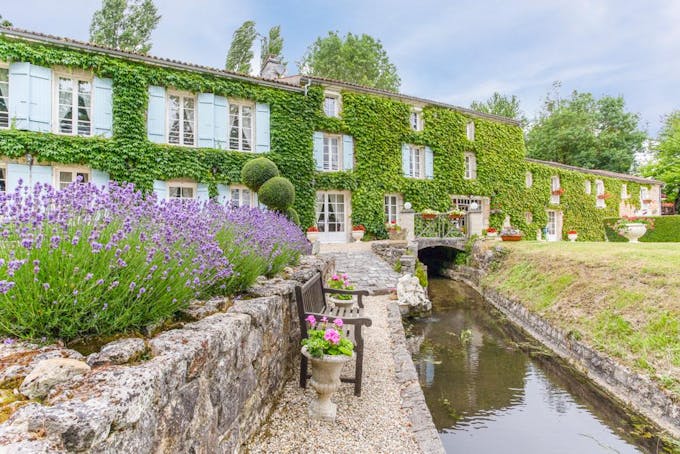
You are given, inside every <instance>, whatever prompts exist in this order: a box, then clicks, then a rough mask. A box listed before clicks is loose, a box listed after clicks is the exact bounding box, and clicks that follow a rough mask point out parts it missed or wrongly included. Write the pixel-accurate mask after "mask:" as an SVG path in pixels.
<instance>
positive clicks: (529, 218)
mask: <svg viewBox="0 0 680 454" xmlns="http://www.w3.org/2000/svg"><path fill="white" fill-rule="evenodd" d="M524 221H525V222H526V223H527V224H533V223H534V213H532V212H531V211H525V212H524Z"/></svg>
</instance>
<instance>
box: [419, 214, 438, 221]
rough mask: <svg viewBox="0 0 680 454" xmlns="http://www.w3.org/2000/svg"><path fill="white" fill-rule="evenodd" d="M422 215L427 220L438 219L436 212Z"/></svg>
mask: <svg viewBox="0 0 680 454" xmlns="http://www.w3.org/2000/svg"><path fill="white" fill-rule="evenodd" d="M420 217H422V218H423V219H425V220H426V221H432V220H434V219H437V215H436V214H421V215H420Z"/></svg>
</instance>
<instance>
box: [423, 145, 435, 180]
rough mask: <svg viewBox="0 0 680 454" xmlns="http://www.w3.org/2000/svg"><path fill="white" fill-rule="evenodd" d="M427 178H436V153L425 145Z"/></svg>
mask: <svg viewBox="0 0 680 454" xmlns="http://www.w3.org/2000/svg"><path fill="white" fill-rule="evenodd" d="M425 178H427V179H428V180H431V179H433V178H434V154H433V153H432V149H431V148H430V147H425Z"/></svg>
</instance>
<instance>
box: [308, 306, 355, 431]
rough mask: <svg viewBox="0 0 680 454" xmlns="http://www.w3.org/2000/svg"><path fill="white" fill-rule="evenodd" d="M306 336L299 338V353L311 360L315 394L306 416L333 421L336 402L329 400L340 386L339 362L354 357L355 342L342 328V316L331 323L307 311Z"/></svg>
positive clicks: (342, 363)
mask: <svg viewBox="0 0 680 454" xmlns="http://www.w3.org/2000/svg"><path fill="white" fill-rule="evenodd" d="M305 320H306V321H307V323H308V324H309V328H310V329H308V330H307V338H306V339H302V345H303V347H302V354H303V355H305V356H306V357H307V358H308V359H309V360H310V361H311V363H312V379H311V381H310V384H311V385H312V388H314V390H315V391H316V398H315V399H314V400H312V401H311V402H310V404H309V416H310V417H312V418H313V419H320V420H323V421H330V422H333V421H335V415H336V412H337V405H335V404H334V403H333V402H332V401H331V397H332V396H333V393H334V392H335V391H336V390H337V389H338V387H339V386H340V371H341V370H342V366H343V365H344V364H345V363H346V362H347V361H350V360H351V359H352V358H354V344H352V341H350V340H349V339H347V337H345V335H344V334H343V332H342V326H343V322H342V319H339V318H336V319H335V320H333V322H332V323H329V322H328V319H327V318H326V317H323V318H322V319H321V320H320V321H317V320H316V317H314V316H313V315H309V316H308V317H307V318H306V319H305Z"/></svg>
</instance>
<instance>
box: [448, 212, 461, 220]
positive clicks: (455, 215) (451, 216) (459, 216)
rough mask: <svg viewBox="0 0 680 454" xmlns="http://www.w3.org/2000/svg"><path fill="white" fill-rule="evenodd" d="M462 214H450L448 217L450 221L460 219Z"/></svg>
mask: <svg viewBox="0 0 680 454" xmlns="http://www.w3.org/2000/svg"><path fill="white" fill-rule="evenodd" d="M463 216H464V215H462V214H450V215H449V219H451V220H452V221H455V220H456V219H462V218H463Z"/></svg>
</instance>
